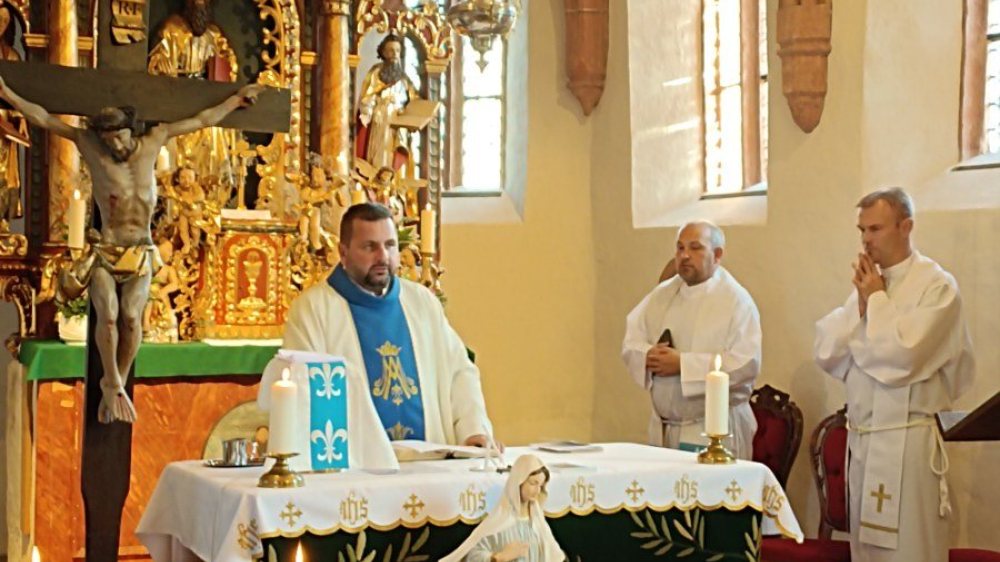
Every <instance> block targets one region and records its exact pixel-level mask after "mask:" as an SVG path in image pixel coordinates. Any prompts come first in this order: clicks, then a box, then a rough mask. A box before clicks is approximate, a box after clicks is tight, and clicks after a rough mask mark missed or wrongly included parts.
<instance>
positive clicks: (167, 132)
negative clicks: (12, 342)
mask: <svg viewBox="0 0 1000 562" xmlns="http://www.w3.org/2000/svg"><path fill="white" fill-rule="evenodd" d="M97 13H98V31H97V37H98V45H97V53H98V57H97V59H98V68H97V70H93V69H85V68H70V67H61V66H52V65H44V64H35V63H30V64H25V63H0V77H2V81H0V89H2V91H3V93H2V96H3V97H4V99H6V100H7V101H8V102H10V103H12V104H13V105H15V106H16V107H17V109H19V110H21V111H22V113H24V114H25V115H26V116H27V117H28V119H29V121H31V122H32V124H33V125H35V126H41V127H42V128H45V129H47V130H49V131H50V133H55V134H57V135H60V136H63V137H67V138H69V139H70V140H72V141H73V142H74V143H75V144H76V146H77V148H78V149H79V150H80V153H81V156H82V157H83V159H84V160H85V161H86V162H87V164H88V166H89V167H90V169H91V173H92V175H93V183H94V199H95V201H96V202H97V207H98V208H97V212H96V213H95V226H97V220H96V218H97V217H99V219H100V226H101V228H100V232H101V239H100V240H99V241H97V242H96V243H95V244H93V245H92V248H93V251H94V253H93V254H92V257H93V258H94V262H93V263H94V264H96V266H95V267H93V268H90V276H91V277H90V278H89V279H90V280H91V285H90V288H91V291H90V294H91V297H92V300H91V314H90V325H89V327H88V335H87V347H88V357H87V372H86V377H85V396H86V408H85V420H84V435H83V459H82V479H81V480H82V481H81V487H82V493H83V499H84V512H85V520H86V556H87V559H88V560H96V561H114V560H117V559H118V539H119V533H120V527H121V513H122V508H123V506H124V503H125V498H126V496H127V495H128V489H129V476H130V472H131V437H132V425H131V423H122V422H131V421H132V420H133V419H134V409H133V408H132V406H131V395H132V387H133V384H134V378H135V377H134V365H133V359H134V356H135V351H136V350H137V348H138V341H139V340H140V339H141V326H140V327H139V328H138V330H139V332H140V333H139V335H138V337H137V334H136V327H135V325H134V324H133V323H131V322H130V321H129V318H130V317H131V316H132V314H131V313H132V312H133V311H134V310H135V309H136V308H138V310H139V314H140V317H141V310H142V307H143V306H144V305H145V300H144V297H145V296H146V295H147V294H148V286H149V276H150V273H151V272H150V267H149V266H150V263H149V262H150V260H153V259H154V255H155V254H154V252H153V250H152V249H151V244H152V241H151V240H150V236H149V232H150V224H149V223H150V220H151V217H152V208H153V206H154V205H155V202H156V191H155V190H156V188H155V182H154V181H153V176H152V173H153V164H154V162H155V158H156V153H157V152H158V151H159V147H160V146H162V144H163V143H165V142H166V140H167V139H168V138H170V137H172V136H175V135H177V134H182V133H186V132H189V131H191V130H195V129H197V128H200V127H202V126H208V125H215V124H220V125H222V126H227V127H234V128H240V129H246V130H252V131H262V132H283V131H287V130H288V128H289V119H290V113H291V103H290V93H289V91H288V90H274V89H271V90H267V91H263V90H265V89H264V88H262V87H261V86H256V85H253V86H244V87H242V88H240V87H239V86H238V85H236V84H230V83H219V82H206V81H201V80H190V79H184V78H171V77H165V76H150V75H148V74H147V73H146V47H147V45H146V41H145V40H144V38H145V35H146V34H145V29H146V26H147V23H148V18H149V9H148V4H146V3H145V2H144V1H142V0H139V1H136V0H129V1H127V2H122V1H121V0H99V7H98V11H97ZM258 94H259V100H256V101H257V103H256V104H255V105H253V107H246V108H245V109H240V110H238V111H237V109H238V108H240V107H244V106H248V105H249V104H250V103H252V102H253V101H255V99H256V98H257V97H258ZM52 113H57V114H71V115H85V116H88V117H90V123H89V125H88V127H87V128H77V127H72V126H70V125H67V124H65V123H63V122H62V121H59V120H58V119H55V118H53V117H52V116H51V114H52ZM137 120H139V121H143V122H146V123H149V124H151V127H149V128H148V130H147V131H146V132H145V133H144V134H142V133H140V130H139V129H140V127H138V126H137ZM139 301H141V302H139ZM99 323H100V328H98V324H99ZM125 338H128V341H127V342H123V340H124V339H125ZM111 374H113V375H115V376H109V375H111Z"/></svg>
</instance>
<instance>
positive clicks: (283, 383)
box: [267, 369, 298, 453]
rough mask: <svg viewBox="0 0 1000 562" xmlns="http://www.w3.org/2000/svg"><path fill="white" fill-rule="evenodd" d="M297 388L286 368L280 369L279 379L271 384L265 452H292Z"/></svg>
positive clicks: (295, 423)
mask: <svg viewBox="0 0 1000 562" xmlns="http://www.w3.org/2000/svg"><path fill="white" fill-rule="evenodd" d="M297 402H298V388H296V385H295V383H294V382H292V381H291V380H289V373H288V369H283V370H282V371H281V380H278V381H275V382H274V384H272V385H271V417H270V420H271V421H270V423H271V427H270V435H269V436H268V443H267V452H269V453H294V452H296V451H295V427H296V426H297V425H298V423H297V421H298V419H297V417H296V412H297V408H296V405H297Z"/></svg>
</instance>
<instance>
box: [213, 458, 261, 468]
mask: <svg viewBox="0 0 1000 562" xmlns="http://www.w3.org/2000/svg"><path fill="white" fill-rule="evenodd" d="M205 466H207V467H209V468H250V467H254V466H264V459H249V460H247V462H245V463H243V464H227V463H226V462H225V461H224V460H223V459H208V460H207V461H205Z"/></svg>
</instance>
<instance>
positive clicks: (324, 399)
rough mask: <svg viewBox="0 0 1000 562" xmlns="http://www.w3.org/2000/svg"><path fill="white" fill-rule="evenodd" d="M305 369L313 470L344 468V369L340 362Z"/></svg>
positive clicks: (345, 461)
mask: <svg viewBox="0 0 1000 562" xmlns="http://www.w3.org/2000/svg"><path fill="white" fill-rule="evenodd" d="M306 369H307V372H308V374H309V454H310V458H311V460H312V468H313V470H327V469H335V468H347V467H348V455H347V392H348V390H347V369H346V367H345V366H344V363H343V361H324V362H316V363H311V362H310V363H306Z"/></svg>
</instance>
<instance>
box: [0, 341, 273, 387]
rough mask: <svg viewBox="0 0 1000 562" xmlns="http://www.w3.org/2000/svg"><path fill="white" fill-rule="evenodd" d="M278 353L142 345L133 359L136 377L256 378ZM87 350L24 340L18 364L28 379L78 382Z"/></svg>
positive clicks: (187, 345) (196, 344)
mask: <svg viewBox="0 0 1000 562" xmlns="http://www.w3.org/2000/svg"><path fill="white" fill-rule="evenodd" d="M277 351H278V347H277V346H273V345H239V346H221V345H208V344H206V343H202V342H183V343H143V344H142V346H140V347H139V355H138V357H136V360H135V373H136V377H138V378H152V377H177V376H206V375H259V374H260V373H261V372H263V371H264V366H265V365H267V362H268V361H270V360H271V358H272V357H274V354H275V352H277ZM86 358H87V348H86V347H84V346H82V345H67V344H65V343H63V342H61V341H56V340H24V341H23V342H21V354H20V361H21V363H22V364H23V365H24V367H25V371H26V372H27V374H28V377H27V378H28V380H30V381H41V380H58V379H82V378H83V374H84V365H85V362H86Z"/></svg>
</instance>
